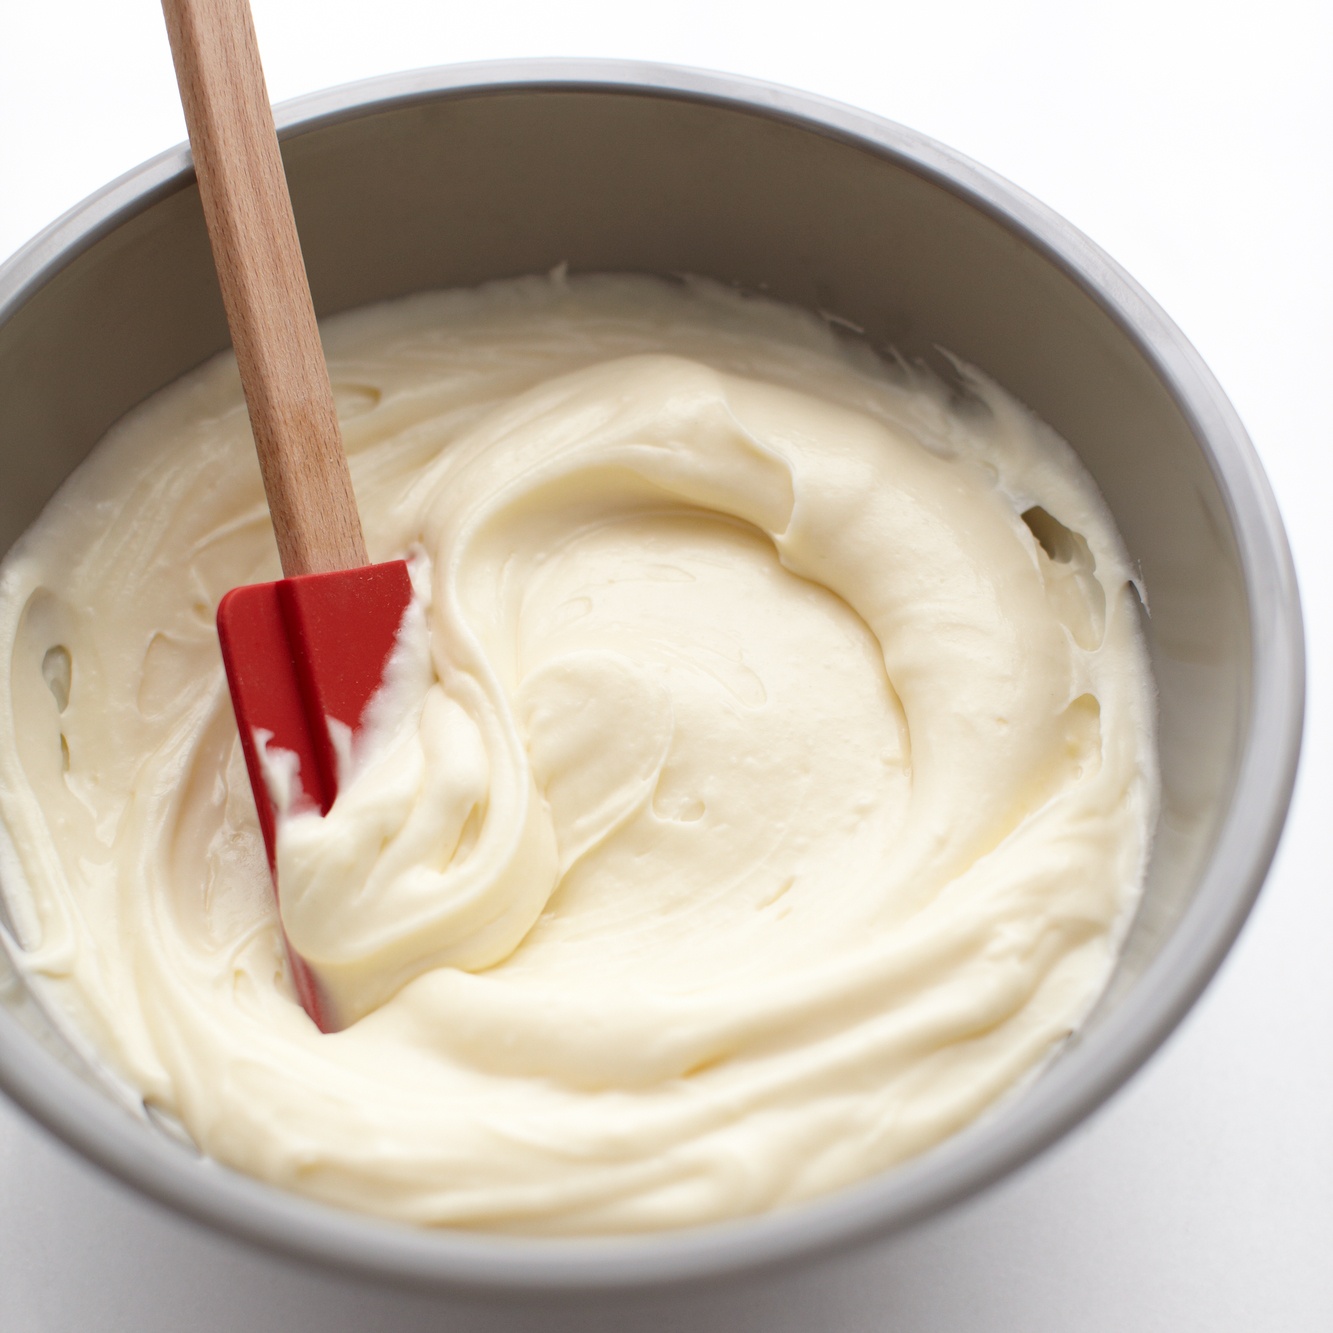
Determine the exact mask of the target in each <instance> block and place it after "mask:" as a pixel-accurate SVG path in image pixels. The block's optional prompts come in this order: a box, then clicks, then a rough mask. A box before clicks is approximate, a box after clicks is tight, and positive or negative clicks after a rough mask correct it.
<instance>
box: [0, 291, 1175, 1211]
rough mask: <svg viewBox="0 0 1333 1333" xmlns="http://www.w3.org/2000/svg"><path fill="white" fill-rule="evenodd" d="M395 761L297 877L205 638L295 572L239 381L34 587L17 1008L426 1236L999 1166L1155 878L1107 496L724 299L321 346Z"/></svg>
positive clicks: (972, 392)
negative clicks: (388, 678) (268, 841)
mask: <svg viewBox="0 0 1333 1333" xmlns="http://www.w3.org/2000/svg"><path fill="white" fill-rule="evenodd" d="M325 336H326V345H327V352H328V356H329V363H330V370H331V374H332V378H333V381H334V384H335V389H336V393H337V396H338V400H339V405H340V411H341V414H342V417H343V425H344V432H345V436H346V441H347V445H348V451H349V455H350V458H351V466H352V474H353V479H354V483H355V487H356V491H357V497H358V502H359V504H360V507H361V511H362V514H363V518H364V522H365V527H366V532H367V538H368V543H369V546H370V549H371V552H372V556H373V557H374V558H376V559H388V558H391V557H394V556H398V555H403V554H407V553H411V555H412V558H413V567H414V574H415V578H416V582H417V587H418V596H417V599H416V603H415V605H416V611H415V612H414V614H415V615H416V616H417V618H418V619H417V628H416V630H415V631H414V634H415V638H413V639H412V640H411V642H407V641H406V640H405V643H406V646H405V647H404V648H403V651H402V653H401V654H400V657H401V663H400V665H401V667H402V669H401V670H400V671H399V673H398V676H397V677H396V680H397V684H396V685H395V694H394V700H395V702H394V706H393V708H392V709H390V710H389V712H390V713H391V714H392V717H391V719H390V723H391V724H389V725H385V726H383V727H380V728H378V729H377V731H376V733H375V737H376V739H375V743H374V745H373V746H371V747H370V748H369V750H368V751H367V752H366V753H363V754H360V755H359V756H358V759H357V770H356V776H355V779H354V780H352V781H349V782H347V783H345V784H344V787H343V790H342V791H341V792H340V794H339V797H338V801H337V802H336V803H335V806H334V808H333V811H332V812H331V813H330V815H329V816H328V817H327V818H326V819H320V818H319V817H318V816H316V815H290V816H288V817H286V818H284V819H283V820H282V822H281V827H280V833H279V882H280V884H281V891H282V905H283V919H282V925H283V926H284V927H285V929H286V932H287V934H288V936H289V938H290V940H291V942H292V945H293V947H294V948H295V949H296V950H297V951H298V952H300V953H301V954H302V955H303V956H304V957H305V958H306V959H307V960H308V961H310V962H311V963H312V965H314V966H315V967H316V969H317V970H318V972H319V975H320V977H321V980H322V981H323V983H324V985H325V987H326V989H327V990H328V992H329V994H330V995H331V996H332V997H333V1000H334V1003H335V1005H336V1007H337V1011H338V1014H339V1016H340V1019H341V1021H342V1023H343V1027H342V1030H340V1031H338V1032H336V1033H331V1034H321V1033H319V1032H318V1031H317V1030H316V1029H315V1027H314V1026H313V1024H312V1023H311V1022H310V1021H309V1019H308V1018H307V1017H306V1015H305V1014H304V1012H303V1011H302V1010H301V1009H300V1007H299V1005H298V1004H297V1003H296V1001H295V999H294V997H293V992H292V989H291V985H290V978H289V975H288V969H287V963H286V958H285V952H284V947H283V943H282V933H281V929H280V926H279V921H278V916H277V913H276V910H275V906H274V902H273V895H272V890H271V887H270V883H269V876H268V872H267V867H266V864H265V859H264V853H263V848H262V844H261V842H260V839H259V834H258V830H257V824H256V819H255V813H254V807H253V799H252V795H251V792H250V789H249V785H248V782H247V779H246V774H245V769H244V766H243V763H242V761H241V758H240V751H239V745H238V741H237V737H236V732H235V724H234V722H233V719H232V716H231V711H230V707H229V702H228V697H227V691H226V685H225V681H224V678H223V673H222V667H221V662H220V658H219V654H218V649H217V642H216V636H215V632H214V629H213V614H214V610H215V607H216V604H217V601H218V598H219V597H220V596H221V595H222V593H224V592H225V591H226V590H227V589H228V588H229V587H231V586H234V585H236V584H239V583H245V582H255V581H260V580H263V579H267V578H273V577H276V576H277V568H276V554H275V551H274V547H273V541H272V536H271V532H270V529H269V525H268V520H267V513H266V510H265V507H264V503H263V498H262V492H261V489H260V483H259V476H258V470H257V467H256V465H255V462H254V458H253V452H252V446H251V442H250V437H249V431H248V425H247V420H246V416H245V411H244V407H243V404H242V400H241V394H240V388H239V383H238V380H237V377H236V372H235V367H234V363H233V361H232V360H231V358H230V357H229V356H224V357H219V358H217V359H215V360H214V361H212V362H210V363H208V364H207V365H205V366H204V367H202V368H201V369H199V370H198V371H195V372H192V373H191V374H189V375H187V376H185V377H184V378H183V379H181V380H180V381H178V382H177V383H176V384H174V385H172V386H170V387H169V388H167V389H165V390H163V391H162V392H161V393H159V394H157V395H156V396H155V397H154V398H152V399H151V400H149V401H148V402H147V403H145V404H144V405H142V406H141V407H140V408H138V409H136V410H135V411H134V412H132V413H131V414H130V415H129V416H128V417H127V418H125V420H124V421H122V422H121V423H120V424H119V425H117V426H116V427H115V428H114V429H113V430H112V431H111V432H110V434H109V435H108V436H107V437H106V439H105V440H103V441H102V443H101V444H100V445H99V446H98V447H97V449H96V450H94V452H93V454H92V455H91V456H90V457H89V459H88V460H87V461H86V462H85V463H84V464H83V465H82V467H81V468H80V469H79V470H78V471H77V472H76V473H75V474H74V476H73V477H72V478H71V479H70V480H69V482H68V483H67V484H66V486H65V487H64V489H63V490H62V491H61V492H60V494H59V495H58V496H57V498H56V499H55V500H54V501H53V502H52V503H51V505H50V506H49V507H48V508H47V510H46V511H45V513H44V514H43V515H42V517H41V518H40V519H39V521H38V522H37V523H36V525H35V526H34V527H33V528H32V529H31V530H30V532H29V533H28V534H27V536H26V537H25V538H24V539H23V541H22V542H21V543H20V544H19V545H18V546H17V547H16V548H15V549H14V551H12V552H11V553H10V555H9V556H8V558H7V559H6V561H5V564H4V566H3V570H2V571H0V671H2V672H3V677H4V678H3V681H2V682H0V698H4V699H5V700H6V702H7V706H6V707H5V708H4V709H3V715H2V716H0V728H2V730H3V735H2V736H0V811H2V812H3V816H4V822H5V825H6V828H7V830H8V835H9V840H10V842H11V846H10V847H9V848H8V849H7V854H6V861H7V871H8V873H7V876H6V881H5V884H6V894H7V902H8V906H9V910H10V915H11V917H12V918H13V921H14V924H15V929H16V933H17V935H18V937H19V941H20V944H21V946H22V953H21V958H22V963H23V966H24V967H25V968H26V970H27V972H28V973H29V974H30V975H31V976H33V977H34V978H35V979H37V981H38V984H39V985H40V987H41V990H42V993H43V994H44V995H45V996H46V997H47V998H48V1001H49V1003H50V1004H52V1005H53V1006H54V1007H55V1008H56V1009H57V1010H58V1011H59V1013H60V1014H62V1015H63V1016H64V1019H65V1020H66V1022H67V1024H68V1026H69V1027H70V1029H71V1030H72V1031H76V1032H78V1033H80V1034H82V1035H83V1036H84V1038H85V1039H86V1040H87V1041H88V1042H89V1043H90V1046H91V1048H92V1049H94V1050H95V1051H96V1052H97V1054H98V1056H99V1057H100V1059H101V1060H103V1061H104V1062H105V1063H107V1064H108V1065H109V1066H110V1067H112V1068H113V1069H114V1070H115V1071H116V1073H117V1076H118V1077H119V1078H120V1079H122V1080H124V1081H126V1082H127V1083H128V1084H129V1085H130V1086H131V1087H132V1088H134V1089H135V1090H136V1091H137V1093H138V1094H139V1095H141V1096H142V1098H143V1100H144V1102H145V1104H146V1105H147V1106H149V1107H150V1108H152V1110H153V1111H154V1113H155V1114H156V1115H157V1116H158V1117H159V1118H167V1119H170V1120H173V1121H176V1122H179V1124H180V1125H181V1126H183V1127H184V1129H185V1131H186V1132H187V1133H188V1134H189V1136H190V1137H191V1138H192V1139H193V1140H194V1141H195V1142H196V1143H197V1144H198V1145H199V1146H200V1147H201V1148H202V1149H203V1150H204V1151H205V1152H206V1153H208V1154H210V1155H212V1156H213V1157H215V1158H217V1159H219V1160H220V1161H222V1162H224V1163H227V1164H229V1165H231V1166H234V1167H237V1168H239V1169H241V1170H243V1171H247V1172H250V1173H253V1174H255V1175H258V1176H260V1177H263V1178H265V1179H267V1180H270V1181H272V1182H274V1183H276V1184H279V1185H283V1186H287V1187H290V1188H293V1189H296V1190H300V1191H302V1192H304V1193H306V1194H309V1195H313V1196H315V1197H318V1198H320V1199H323V1200H326V1201H329V1202H332V1203H335V1204H342V1205H346V1206H349V1207H353V1208H359V1209H365V1210H369V1211H372V1212H376V1213H380V1214H384V1215H388V1216H391V1217H395V1218H400V1219H404V1220H408V1221H413V1222H419V1223H423V1224H437V1225H454V1226H464V1227H474V1228H492V1229H507V1230H513V1231H526V1232H583V1233H595V1232H611V1231H631V1230H646V1229H652V1228H661V1227H673V1226H681V1225H687V1224H693V1223H700V1222H707V1221H712V1220H717V1219H721V1218H727V1217H733V1216H737V1215H742V1214H748V1213H753V1212H757V1211H760V1210H764V1209H768V1208H772V1207H776V1206H780V1205H783V1204H787V1203H790V1202H793V1201H796V1200H799V1199H803V1198H807V1197H809V1196H812V1195H815V1194H819V1193H821V1192H825V1191H828V1190H830V1189H833V1188H835V1187H837V1186H840V1185H844V1184H847V1183H849V1182H852V1181H856V1180H859V1179H862V1178H864V1177H866V1176H867V1175H869V1174H871V1173H873V1172H876V1171H879V1170H882V1169H884V1168H886V1167H889V1166H891V1165H893V1164H894V1163H896V1162H898V1161H900V1160H902V1159H903V1158H905V1157H907V1156H909V1155H911V1154H914V1153H917V1152H919V1151H921V1150H922V1149H924V1148H926V1147H928V1146H929V1145H931V1144H933V1143H935V1142H937V1141H939V1140H940V1139H942V1138H943V1137H945V1136H946V1135H948V1134H950V1133H951V1132H953V1131H955V1130H957V1129H959V1128H960V1127H962V1126H964V1125H966V1124H967V1123H968V1122H969V1121H971V1120H972V1119H974V1118H975V1117H976V1116H978V1115H979V1114H980V1113H981V1112H982V1111H983V1110H985V1108H987V1107H988V1106H990V1105H991V1104H992V1103H994V1102H995V1101H996V1099H997V1098H1000V1097H1001V1096H1002V1095H1003V1094H1004V1093H1005V1092H1006V1091H1008V1090H1009V1089H1011V1088H1014V1087H1015V1086H1016V1085H1017V1084H1018V1083H1020V1082H1021V1080H1023V1078H1024V1077H1025V1076H1026V1075H1028V1074H1029V1073H1030V1072H1031V1071H1033V1070H1034V1069H1035V1068H1036V1067H1037V1066H1038V1065H1039V1064H1040V1063H1041V1062H1042V1060H1043V1059H1044V1058H1045V1057H1047V1056H1048V1055H1049V1054H1050V1053H1051V1052H1052V1051H1053V1050H1054V1049H1055V1048H1056V1047H1057V1046H1058V1044H1059V1042H1060V1041H1061V1040H1062V1039H1063V1038H1064V1037H1065V1036H1066V1035H1067V1034H1068V1033H1069V1032H1070V1031H1071V1030H1072V1029H1073V1027H1074V1026H1075V1025H1076V1024H1077V1023H1078V1022H1079V1021H1080V1019H1081V1018H1082V1017H1083V1015H1084V1014H1085V1013H1086V1012H1087V1010H1088V1008H1089V1007H1090V1005H1091V1004H1092V1002H1093V1001H1094V1000H1095V998H1096V996H1097V995H1098V993H1099V992H1100V990H1101V988H1102V987H1103V985H1104V983H1105V981H1106V978H1107V976H1108V974H1109V970H1110V968H1111V965H1112V962H1113V960H1114V956H1115V950H1116V946H1117V943H1118V940H1119V938H1120V935H1121V933H1122V931H1123V929H1124V926H1125V924H1126V921H1127V919H1128V916H1129V914H1130V913H1131V912H1132V909H1133V906H1134V903H1135V899H1136V895H1137V892H1138V887H1139V883H1140V880H1141V875H1142V868H1143V864H1144V859H1145V855H1146V848H1147V843H1148V837H1149V831H1150V823H1151V816H1152V812H1153V807H1154V793H1155V777H1154V771H1155V770H1154V760H1153V738H1152V701H1151V684H1150V680H1149V675H1148V669H1147V665H1146V658H1145V653H1144V649H1143V645H1142V642H1141V638H1140V634H1139V630H1138V623H1137V609H1136V608H1137V602H1136V599H1135V596H1134V593H1133V591H1132V589H1131V586H1130V584H1131V571H1130V568H1129V565H1128V563H1127V560H1126V558H1125V555H1124V553H1123V551H1122V549H1121V546H1120V543H1119V540H1118V538H1117V535H1116V533H1115V531H1114V529H1113V527H1112V524H1111V522H1110V520H1109V517H1108V515H1107V512H1106V510H1105V508H1104V506H1103V504H1102V502H1101V500H1100V498H1099V496H1098V494H1097V492H1096V490H1095V488H1094V487H1093V485H1092V483H1091V482H1090V480H1089V479H1088V477H1087V476H1086V474H1085V473H1084V472H1083V471H1082V469H1081V467H1080V466H1079V464H1078V462H1077V460H1076V459H1075V457H1074V455H1073V453H1072V452H1071V451H1070V450H1069V449H1068V447H1067V446H1066V445H1064V444H1063V443H1062V442H1061V441H1059V440H1058V439H1057V438H1056V437H1055V436H1054V435H1053V434H1052V433H1051V432H1050V431H1049V430H1048V429H1046V428H1045V427H1044V426H1042V425H1041V424H1039V423H1038V422H1037V421H1035V420H1034V419H1033V418H1032V417H1031V416H1030V415H1029V414H1028V413H1026V412H1025V411H1024V410H1023V409H1022V408H1021V407H1020V406H1018V404H1016V403H1015V402H1014V401H1013V400H1012V399H1011V398H1009V397H1008V396H1007V395H1005V394H1004V393H1003V392H1002V391H1001V390H1000V389H998V388H997V387H996V386H994V385H993V384H991V383H989V382H988V381H987V380H985V379H984V378H983V377H982V376H981V375H979V374H977V373H976V372H973V371H970V370H965V369H964V370H962V371H961V372H960V376H961V383H962V385H963V387H964V391H962V392H960V391H959V390H958V389H957V388H955V390H954V391H953V392H952V393H950V392H948V391H946V389H945V388H944V387H942V385H941V384H939V383H937V382H936V381H935V380H934V379H933V378H931V377H930V376H928V375H926V374H925V373H924V372H917V371H911V370H907V369H904V368H902V367H898V368H889V367H886V366H885V365H884V364H882V363H881V362H879V361H878V360H877V359H876V358H875V357H874V356H873V355H872V354H871V353H870V352H869V351H868V350H867V349H866V348H865V347H863V346H862V345H860V344H858V343H856V342H854V341H849V340H847V339H843V338H839V337H838V336H836V335H835V334H834V333H833V332H832V331H830V330H829V329H828V328H827V327H825V326H824V325H823V324H822V323H821V322H820V321H818V320H816V319H815V318H814V317H812V316H809V315H806V314H803V313H800V312H797V311H794V310H790V309H786V308H783V307H780V306H777V305H775V304H772V303H769V302H766V301H760V300H755V299H748V298H743V297H741V296H739V295H736V294H733V293H730V292H725V291H722V290H720V289H717V288H714V287H711V286H709V285H707V284H703V283H687V284H683V285H681V284H677V285H668V284H666V283H662V282H658V281H655V280H650V279H639V278H584V279H577V280H568V279H565V278H564V277H562V276H559V275H557V276H555V277H553V278H552V279H526V280H522V281H517V282H509V283H502V284H495V285H492V286H490V287H487V288H483V289H479V290H477V291H473V292H458V293H445V294H433V295H426V296H421V297H415V298H411V299H409V300H406V301H402V302H398V303H395V304H391V305H386V306H382V307H376V308H372V309H367V310H364V311H360V312H355V313H352V314H349V315H344V316H340V317H338V318H337V319H335V320H332V321H330V322H329V323H328V324H327V325H326V327H325Z"/></svg>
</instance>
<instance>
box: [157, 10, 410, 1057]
mask: <svg viewBox="0 0 1333 1333" xmlns="http://www.w3.org/2000/svg"><path fill="white" fill-rule="evenodd" d="M162 8H163V11H164V13H165V15H166V20H167V32H168V35H169V37H170V40H171V51H172V55H173V57H174V59H175V64H176V79H177V82H178V83H179V85H180V93H181V103H182V105H183V106H184V108H185V120H186V124H187V125H188V127H189V131H190V146H191V149H192V150H193V154H194V165H195V173H196V175H197V176H198V179H199V194H200V198H201V199H202V200H203V206H204V218H205V221H206V222H207V224H208V238H209V242H210V243H211V245H212V248H213V261H214V264H215V265H216V268H217V274H218V282H219V285H220V286H221V288H222V301H223V305H224V306H225V308H226V312H227V324H228V326H229V327H230V329H231V337H232V345H233V346H234V348H235V349H236V363H237V365H238V366H239V368H240V372H241V384H242V385H243V387H244V389H245V401H246V405H247V406H248V408H249V411H250V425H251V430H252V432H253V434H254V439H255V448H256V449H257V451H258V453H259V466H260V470H261V472H262V473H263V478H264V490H265V492H266V494H267V496H268V506H269V512H270V514H271V515H272V518H273V533H274V536H275V537H276V538H277V543H278V554H279V557H280V559H281V562H282V572H283V575H284V577H283V578H282V579H281V580H279V581H278V582H276V583H261V584H254V585H252V586H249V587H243V588H235V589H233V590H232V591H231V592H229V593H228V594H227V595H226V596H225V597H224V598H223V599H222V601H221V603H220V604H219V606H218V615H217V623H218V637H219V639H220V641H221V645H222V660H223V663H224V665H225V666H226V670H227V683H228V685H229V686H230V688H231V700H232V707H233V709H234V710H235V713H236V724H237V727H238V729H239V731H240V738H241V747H242V749H243V751H244V753H245V763H246V768H247V770H248V772H249V775H250V785H251V787H252V789H253V792H254V798H255V805H256V807H257V808H258V811H259V825H260V828H261V829H262V831H263V835H264V845H265V847H266V848H267V849H268V860H269V867H270V869H271V870H272V872H273V879H274V886H275V889H277V890H278V892H279V905H281V889H280V886H279V885H278V883H277V812H276V809H275V806H274V802H273V798H272V797H271V795H270V793H269V790H268V787H267V783H266V780H265V776H264V770H263V767H262V766H261V750H262V749H263V748H264V747H265V746H267V747H268V749H269V752H270V753H271V752H272V750H273V749H274V748H281V749H284V750H289V751H292V752H293V753H294V754H295V755H296V758H297V762H298V765H299V768H298V777H299V781H300V787H301V792H302V796H303V799H304V800H305V801H307V802H309V804H310V805H313V806H317V807H318V808H319V810H320V812H321V813H322V814H327V813H328V810H329V807H330V806H331V805H332V804H333V799H334V797H335V796H336V795H337V791H338V757H337V751H336V749H335V745H334V741H333V737H332V735H331V733H330V728H329V719H335V720H336V721H338V722H341V723H343V724H344V725H345V726H347V727H350V728H351V729H352V732H353V734H355V732H356V729H357V727H358V726H359V725H360V723H361V720H362V716H363V714H364V712H365V708H366V705H367V703H368V702H369V701H370V699H371V697H372V696H373V695H374V694H375V692H376V690H377V689H378V688H379V685H380V683H381V680H382V677H383V674H384V669H385V665H386V663H387V661H388V658H389V655H390V653H391V652H392V650H393V646H394V642H395V639H396V636H397V633H398V629H399V626H400V625H401V623H402V618H403V613H404V612H405V610H406V609H407V606H408V603H409V602H410V600H411V596H412V587H411V581H410V579H409V576H408V570H407V565H406V562H404V561H402V560H394V561H390V562H388V563H387V564H378V565H372V564H370V563H369V561H368V559H367V556H366V547H365V540H364V538H363V536H362V532H361V521H360V518H359V516H358V514H357V510H356V500H355V497H354V496H353V494H352V481H351V474H350V472H349V470H348V466H347V456H346V454H345V453H344V452H343V445H342V435H341V432H340V430H339V428H338V417H337V413H336V410H335V408H334V402H333V391H332V389H331V387H330V384H329V373H328V368H327V366H326V365H325V364H324V354H323V350H322V348H321V346H320V341H319V330H318V328H317V326H316V323H315V311H314V306H313V304H312V303H311V299H310V286H309V283H308V281H307V278H306V272H305V265H304V263H303V261H302V258H301V247H300V242H299V241H298V239H297V235H296V223H295V220H294V218H293V216H292V206H291V199H290V197H289V196H288V193H287V181H286V177H285V176H284V174H283V167H282V158H281V155H280V153H279V151H278V140H277V134H276V132H275V129H274V124H273V113H272V110H271V108H270V106H269V101H268V92H267V90H266V88H265V86H264V74H263V70H262V69H261V67H260V63H259V47H258V43H257V41H256V39H255V30H254V23H253V20H252V19H251V16H250V8H249V5H248V3H247V0H162ZM288 953H289V956H290V959H291V965H292V972H293V976H294V979H295V983H296V990H297V993H298V995H299V996H300V1000H301V1003H302V1004H303V1005H304V1007H305V1009H306V1011H307V1013H309V1015H310V1017H311V1018H312V1019H314V1021H315V1022H316V1023H317V1024H318V1025H319V1027H320V1028H321V1029H323V1030H325V1031H327V1030H328V1027H329V1021H328V1020H329V1015H328V1012H327V1007H326V1006H325V1005H324V1004H323V1003H322V1002H321V996H320V990H319V984H318V980H317V978H316V976H315V974H314V972H313V971H312V970H311V968H310V967H309V966H308V965H307V964H306V963H305V962H304V961H303V960H302V959H301V958H300V957H298V956H297V955H296V954H295V953H294V952H293V951H292V950H291V949H290V948H289V950H288Z"/></svg>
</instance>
